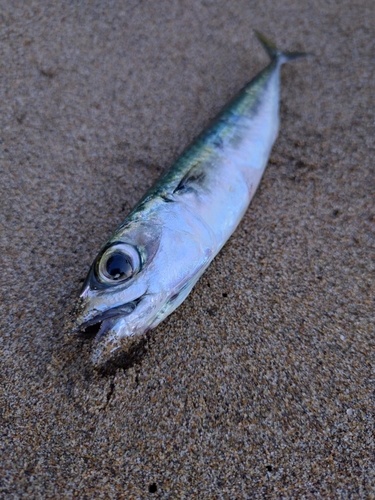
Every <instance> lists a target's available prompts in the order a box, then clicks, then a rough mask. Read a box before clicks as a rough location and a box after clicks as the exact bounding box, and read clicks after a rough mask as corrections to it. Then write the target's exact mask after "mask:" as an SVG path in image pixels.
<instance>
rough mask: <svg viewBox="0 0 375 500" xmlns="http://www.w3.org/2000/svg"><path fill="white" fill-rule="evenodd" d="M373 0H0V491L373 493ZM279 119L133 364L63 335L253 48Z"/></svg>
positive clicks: (238, 81)
mask: <svg viewBox="0 0 375 500" xmlns="http://www.w3.org/2000/svg"><path fill="white" fill-rule="evenodd" d="M374 26H375V10H374V3H373V0H359V1H356V2H352V1H341V2H338V1H337V2H334V1H327V0H320V1H318V0H315V1H307V0H306V1H298V0H288V1H283V2H281V1H278V2H272V1H262V2H260V1H259V2H254V1H248V0H239V1H235V2H228V1H227V2H225V1H223V0H219V1H216V2H213V1H210V0H208V1H204V0H201V1H195V2H188V1H179V2H178V1H175V2H170V1H167V0H161V1H157V2H150V1H141V0H137V1H132V0H130V1H123V2H121V1H119V0H113V1H103V2H94V1H82V2H60V3H59V4H58V2H52V1H50V2H47V1H39V2H37V1H32V2H18V1H17V2H14V1H10V0H8V1H6V0H4V1H2V2H1V9H0V123H1V127H0V170H1V174H0V203H1V212H0V230H1V234H0V252H1V257H0V259H1V277H0V280H1V290H0V291H1V296H0V306H1V316H0V322H1V337H0V342H1V343H0V354H1V368H0V374H1V389H0V391H1V396H0V430H1V440H0V469H1V472H0V498H4V499H18V498H28V499H30V498H73V497H76V498H80V499H84V498H87V499H91V498H103V499H104V498H119V499H148V498H160V499H164V498H169V499H180V498H181V499H229V500H232V499H243V498H249V499H250V498H286V499H289V498H296V499H299V498H374V497H375V455H374V452H375V440H374V432H375V425H374V424H375V407H374V402H375V396H374V394H375V393H374V383H375V354H374V347H375V328H374V282H375V279H374V270H375V251H374V248H375V202H374V194H375V166H374V163H375V159H374V156H375V155H374V123H375V122H374V119H375V110H374V96H375V59H374V55H375V35H374ZM252 29H258V30H260V31H262V32H264V33H265V34H266V35H268V36H269V37H270V38H272V39H274V40H275V41H276V42H277V44H278V45H279V46H280V47H281V48H283V49H286V50H306V51H309V52H312V53H314V57H312V58H309V59H306V60H304V61H298V62H296V63H293V64H290V65H286V66H285V67H284V68H283V70H282V91H281V109H280V117H281V126H280V134H279V138H278V140H277V142H276V144H275V147H274V149H273V152H272V155H271V158H270V162H269V166H268V168H267V170H266V174H265V176H264V179H263V181H262V184H261V186H260V188H259V190H258V192H257V194H256V196H255V198H254V200H253V202H252V204H251V206H250V208H249V210H248V212H247V213H246V215H245V217H244V219H243V221H242V222H241V224H240V226H239V227H238V229H237V231H236V232H235V234H234V235H233V236H232V238H231V239H230V240H229V242H228V243H227V245H226V246H225V247H224V249H223V250H222V252H221V253H220V254H219V256H218V257H217V258H216V259H215V261H214V262H213V263H212V265H211V266H210V268H209V269H208V271H207V272H206V273H205V274H204V276H203V278H202V279H201V280H200V281H199V283H198V285H197V286H196V287H195V289H194V290H193V292H192V293H191V295H190V296H189V297H188V299H187V300H186V301H185V302H184V304H183V305H182V306H181V307H180V308H179V309H178V310H177V311H176V312H175V313H174V314H173V315H171V316H170V317H169V318H168V319H167V320H166V321H165V322H164V323H162V324H161V325H160V326H159V327H158V328H157V329H156V330H154V331H153V333H152V335H151V336H150V337H149V339H148V342H147V345H146V352H145V354H144V356H143V358H142V359H141V361H140V362H139V363H137V364H135V365H134V366H133V367H131V368H130V369H128V370H121V369H120V370H118V371H117V372H116V373H115V374H114V375H102V374H98V373H96V372H95V371H93V369H92V366H91V365H90V360H89V359H90V358H89V354H90V345H91V344H90V341H89V340H82V339H78V338H74V339H69V337H68V336H66V335H65V334H64V322H65V320H66V313H67V312H68V311H70V310H71V308H72V306H73V305H74V303H75V299H76V297H77V295H78V292H79V289H80V286H81V283H82V279H83V278H84V277H85V275H86V273H87V271H88V268H89V266H90V264H91V262H92V260H93V258H94V256H95V255H96V253H97V251H98V250H99V248H100V246H101V245H102V243H103V242H104V241H105V240H106V238H107V237H108V236H109V235H110V233H111V232H112V230H113V229H115V227H116V226H117V225H118V224H119V223H120V222H121V220H122V219H123V218H124V217H125V216H126V214H127V213H128V211H129V210H130V209H131V207H132V206H133V205H134V203H135V202H136V201H137V200H138V199H139V198H140V197H141V196H142V194H143V193H144V192H145V191H146V189H147V188H148V187H149V186H150V185H151V184H152V182H153V181H154V180H155V179H156V178H157V177H158V176H159V175H160V173H161V172H162V171H163V170H164V169H165V168H166V167H168V166H169V165H170V164H171V163H172V162H173V160H174V159H176V158H177V157H178V155H179V154H180V153H181V152H182V151H183V149H184V148H185V147H186V146H187V145H188V144H189V142H190V141H191V140H192V139H193V138H194V137H195V136H196V135H197V134H198V133H199V132H200V131H201V130H202V129H203V128H204V127H205V126H206V125H207V124H208V123H209V122H210V120H211V119H212V118H213V117H214V116H215V114H216V113H217V111H218V110H219V109H220V108H221V107H222V106H223V105H224V104H225V103H226V102H227V101H228V100H229V99H230V98H231V97H232V96H233V95H234V94H236V92H237V91H238V90H239V89H240V88H241V87H242V86H243V85H244V84H245V83H246V82H247V81H248V80H249V79H250V78H251V77H252V76H254V75H255V74H256V73H257V72H258V71H260V70H261V69H262V68H263V67H264V66H265V65H266V64H267V63H268V59H267V55H266V54H265V52H264V51H263V49H262V47H261V46H260V44H259V43H258V41H257V39H256V37H255V36H254V34H253V32H252Z"/></svg>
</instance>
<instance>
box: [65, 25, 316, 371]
mask: <svg viewBox="0 0 375 500" xmlns="http://www.w3.org/2000/svg"><path fill="white" fill-rule="evenodd" d="M256 34H257V37H258V39H259V40H260V42H261V43H262V44H263V46H264V48H265V49H266V51H267V52H268V54H269V55H270V58H271V61H270V63H269V64H268V66H267V67H266V68H264V69H263V70H262V71H261V72H260V73H259V74H258V75H256V76H255V77H254V78H253V79H252V80H251V81H250V82H249V83H248V84H247V85H246V86H245V87H244V88H243V89H242V90H241V91H240V92H239V94H238V95H237V96H236V97H235V98H234V99H233V100H232V101H231V102H230V103H229V104H228V105H227V106H225V108H224V109H223V110H222V111H221V113H219V115H218V116H217V117H216V119H215V120H214V121H213V123H212V125H211V126H210V127H208V128H207V129H206V130H204V131H203V132H202V133H201V134H200V135H199V136H198V138H197V139H196V140H195V141H194V142H193V144H192V145H191V146H190V147H189V148H187V149H186V150H185V151H184V153H183V154H182V155H181V156H180V157H179V158H178V159H177V161H176V162H175V163H174V164H173V165H172V167H171V168H170V169H169V170H168V171H167V172H166V173H165V174H164V175H162V176H161V177H160V179H159V180H158V181H157V182H156V183H155V184H154V185H153V186H152V187H151V189H149V191H148V192H147V193H146V194H145V195H144V197H143V198H142V199H141V200H140V202H139V203H138V204H137V205H136V206H135V207H134V208H133V210H132V211H131V213H130V214H129V215H128V216H127V218H126V219H125V220H124V222H123V223H122V224H121V225H120V226H119V227H118V228H117V229H116V231H115V232H114V233H113V235H112V236H111V237H110V239H109V240H108V242H107V243H106V244H105V245H104V246H103V248H102V249H101V250H100V252H99V254H98V256H97V257H96V259H95V260H94V262H93V265H92V266H91V269H90V271H89V273H88V275H87V278H86V280H85V283H84V285H83V288H82V291H81V295H80V298H79V301H78V304H77V307H76V309H75V311H74V313H73V319H72V324H73V325H74V326H73V329H74V331H78V330H81V331H82V330H84V329H85V328H87V327H88V326H92V325H95V324H99V323H100V325H101V326H100V329H99V331H98V332H97V334H96V336H95V339H94V341H93V353H92V362H93V364H94V366H95V367H96V368H103V367H104V366H108V364H111V363H120V362H119V360H122V361H121V362H123V361H124V360H125V361H126V357H127V356H131V353H133V352H134V349H135V346H136V345H137V343H138V342H139V341H140V339H141V338H143V337H144V334H145V333H146V332H147V331H148V330H150V329H152V328H155V327H156V326H157V325H158V324H159V323H160V322H161V321H162V320H163V319H165V318H166V317H167V316H168V315H169V314H171V313H172V312H173V311H174V310H175V309H176V308H177V307H178V306H179V305H180V304H181V303H182V302H183V301H184V300H185V298H186V297H187V296H188V294H189V293H190V291H191V290H192V288H193V287H194V285H195V283H196V282H197V281H198V279H199V278H200V276H201V275H202V274H203V272H204V271H205V269H206V268H207V267H208V265H209V264H210V262H211V261H212V259H213V258H214V257H215V256H216V255H217V253H218V252H219V251H220V249H221V248H222V247H223V245H224V244H225V242H226V241H227V240H228V238H229V237H230V235H231V234H232V233H233V231H234V230H235V229H236V227H237V225H238V224H239V222H240V220H241V219H242V217H243V215H244V213H245V211H246V210H247V207H248V206H249V204H250V201H251V199H252V197H253V196H254V194H255V191H256V189H257V187H258V185H259V182H260V180H261V178H262V175H263V172H264V170H265V168H266V165H267V161H268V157H269V155H270V152H271V148H272V145H273V143H274V141H275V139H276V137H277V133H278V126H279V117H278V113H279V86H280V67H281V65H282V64H283V63H284V62H287V61H289V60H293V59H296V58H298V57H302V56H304V55H306V54H304V53H298V52H290V53H288V52H281V51H279V50H278V49H277V48H276V46H275V45H274V44H273V43H272V42H270V41H269V40H267V39H266V38H265V37H264V36H263V35H261V34H260V33H256ZM116 249H117V253H116V255H119V254H120V253H121V252H122V253H121V255H123V254H124V253H125V254H126V255H127V254H128V253H129V252H130V253H129V256H128V257H127V260H128V261H129V262H131V265H130V267H131V268H132V267H133V268H135V269H136V272H135V273H134V274H133V275H132V276H131V277H130V278H129V279H124V281H121V280H119V281H113V279H112V277H111V276H109V278H110V279H108V274H106V273H107V271H108V269H109V268H110V266H109V264H107V263H108V259H110V258H111V255H112V254H111V255H110V253H111V252H112V251H114V250H116ZM107 252H109V253H107ZM120 259H122V257H120ZM129 259H130V260H129ZM122 262H123V261H122ZM108 266H109V267H108ZM103 269H104V271H103ZM115 270H116V271H117V268H116V269H115ZM120 271H121V269H120V268H119V273H120ZM111 272H112V271H111ZM113 272H114V271H113ZM103 273H104V274H103ZM120 274H121V273H120Z"/></svg>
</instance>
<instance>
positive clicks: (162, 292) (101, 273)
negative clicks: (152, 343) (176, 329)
mask: <svg viewBox="0 0 375 500" xmlns="http://www.w3.org/2000/svg"><path fill="white" fill-rule="evenodd" d="M201 240H202V238H200V237H199V234H198V235H195V234H194V231H189V230H187V231H181V230H180V229H178V228H177V227H169V226H168V224H165V223H163V224H162V223H161V222H160V221H159V220H157V219H152V218H149V219H148V220H147V221H137V220H135V221H134V220H133V221H130V222H129V223H127V224H125V226H124V227H121V228H119V230H117V231H116V233H115V234H114V235H113V236H112V237H111V239H110V240H109V241H108V243H107V244H106V245H105V246H104V247H103V248H102V250H101V251H100V252H99V254H98V256H97V257H96V259H95V260H94V262H93V264H92V266H91V269H90V271H89V273H88V275H87V278H86V280H85V282H84V284H83V287H82V291H81V294H80V297H79V300H78V304H77V306H76V308H75V311H74V313H73V324H74V331H81V332H85V333H87V334H91V335H94V337H95V338H94V340H93V351H92V352H93V354H92V362H93V364H94V366H96V367H97V368H101V367H104V366H105V365H108V364H111V363H117V359H119V360H122V361H120V362H119V363H120V365H121V364H126V363H127V358H130V357H131V353H132V352H133V351H134V349H135V348H136V346H137V345H138V344H139V343H140V339H141V338H142V336H144V334H145V333H146V332H147V331H148V330H150V329H152V328H154V327H156V326H157V325H158V324H159V323H160V322H161V321H162V320H163V319H164V318H165V317H166V316H168V315H169V314H170V313H171V312H172V311H173V310H174V309H175V308H176V307H178V306H179V305H180V304H181V302H182V301H183V300H184V299H185V298H186V296H187V295H188V294H189V292H190V290H191V289H192V287H193V286H194V284H195V283H196V281H197V279H198V278H199V276H200V275H201V274H202V272H203V270H204V269H203V268H205V267H206V266H205V264H206V263H207V262H208V259H207V252H205V251H204V249H202V245H201Z"/></svg>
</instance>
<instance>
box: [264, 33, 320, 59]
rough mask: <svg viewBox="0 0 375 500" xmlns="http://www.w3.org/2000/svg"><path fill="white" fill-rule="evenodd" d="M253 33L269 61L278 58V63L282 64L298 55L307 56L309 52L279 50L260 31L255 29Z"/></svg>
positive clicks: (298, 56)
mask: <svg viewBox="0 0 375 500" xmlns="http://www.w3.org/2000/svg"><path fill="white" fill-rule="evenodd" d="M254 32H255V35H256V36H257V38H258V40H259V41H260V43H261V44H262V45H263V47H264V49H265V50H266V52H267V54H268V55H269V56H270V58H271V61H272V60H273V59H278V61H279V62H280V64H284V63H286V62H288V61H293V60H294V59H299V58H300V57H307V56H310V55H311V54H309V53H307V52H284V51H281V50H279V49H278V48H277V47H276V45H275V43H274V42H272V41H271V40H269V39H268V38H267V37H265V36H264V35H263V34H262V33H260V32H259V31H257V30H254Z"/></svg>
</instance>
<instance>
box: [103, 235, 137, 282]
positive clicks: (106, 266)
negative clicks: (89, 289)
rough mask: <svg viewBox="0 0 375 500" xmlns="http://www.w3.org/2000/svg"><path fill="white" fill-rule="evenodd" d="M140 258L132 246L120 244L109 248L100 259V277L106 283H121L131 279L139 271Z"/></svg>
mask: <svg viewBox="0 0 375 500" xmlns="http://www.w3.org/2000/svg"><path fill="white" fill-rule="evenodd" d="M140 263H141V262H140V257H139V253H138V251H137V250H136V249H135V248H134V247H133V246H131V245H127V244H126V243H120V244H117V245H113V246H112V247H110V248H108V249H107V250H106V251H105V252H104V253H103V255H102V256H101V258H100V261H99V264H98V277H99V279H100V280H101V281H104V282H106V283H119V282H123V281H126V280H128V279H130V278H131V277H132V276H134V274H136V273H137V272H138V271H139V268H140Z"/></svg>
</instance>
